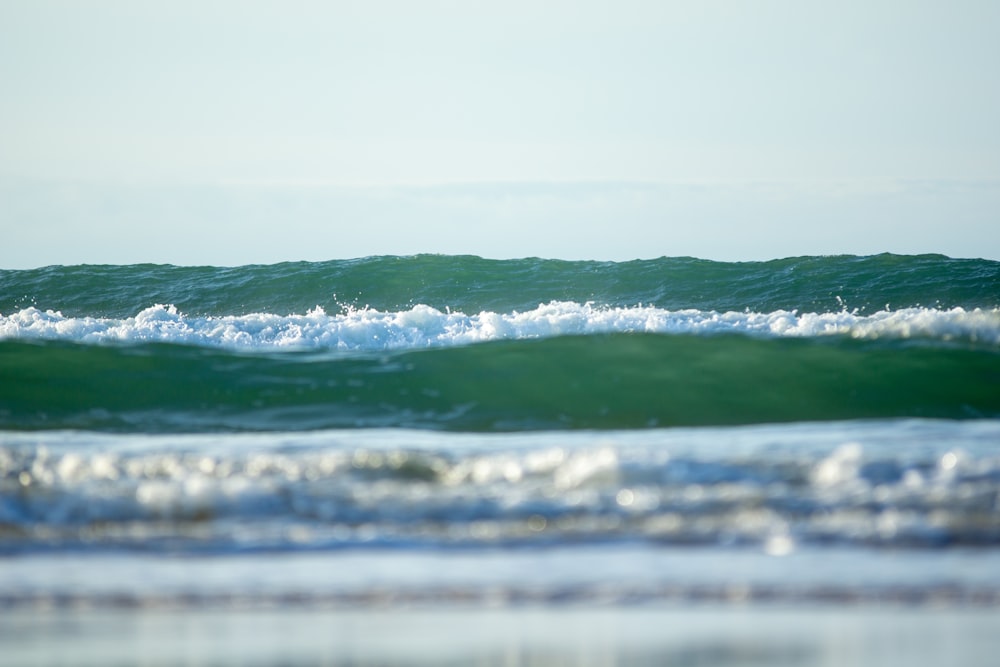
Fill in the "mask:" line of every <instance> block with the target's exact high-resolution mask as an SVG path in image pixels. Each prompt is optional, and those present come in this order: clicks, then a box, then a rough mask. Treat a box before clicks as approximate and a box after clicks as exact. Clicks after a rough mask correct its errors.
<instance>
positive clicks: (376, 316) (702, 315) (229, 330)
mask: <svg viewBox="0 0 1000 667" xmlns="http://www.w3.org/2000/svg"><path fill="white" fill-rule="evenodd" d="M610 333H652V334H687V335H705V334H742V335H749V336H756V337H775V338H781V337H787V338H809V337H821V336H843V337H849V338H857V339H865V340H871V339H879V338H888V339H928V340H939V341H959V342H969V343H977V344H983V345H991V346H996V345H1000V309H996V308H994V309H980V308H976V309H972V310H966V309H964V308H951V309H947V310H939V309H935V308H905V309H900V310H881V311H878V312H875V313H871V314H867V315H862V314H858V313H857V312H855V311H847V310H843V311H840V312H828V313H798V312H794V311H785V310H778V311H774V312H769V313H758V312H749V311H746V312H715V311H702V310H695V309H686V310H674V311H672V310H666V309H662V308H657V307H654V306H641V305H639V306H633V307H607V306H597V305H594V304H592V303H582V304H581V303H576V302H562V301H551V302H549V303H545V304H539V305H538V306H537V307H536V308H534V309H532V310H528V311H524V312H517V311H513V312H509V313H497V312H489V311H483V312H480V313H477V314H466V313H462V312H457V311H456V312H452V311H450V310H444V311H442V310H439V309H437V308H433V307H431V306H427V305H422V304H421V305H416V306H413V307H411V308H408V309H405V310H400V311H392V312H386V311H379V310H375V309H370V308H364V309H353V308H349V309H346V311H345V312H344V313H338V314H332V315H331V314H328V313H327V312H326V311H325V310H324V309H323V308H321V307H318V306H317V307H316V308H314V309H312V310H310V311H308V312H307V313H305V314H301V315H276V314H270V313H254V314H249V315H241V316H190V315H186V314H184V313H182V312H180V311H179V310H178V309H177V308H176V307H175V306H173V305H162V304H157V305H154V306H151V307H149V308H145V309H143V310H142V311H140V312H138V313H137V314H135V315H134V316H132V317H127V318H98V317H67V316H64V315H63V314H62V313H60V312H58V311H52V310H46V311H42V310H39V309H37V308H33V307H32V308H26V309H23V310H20V311H18V312H16V313H12V314H10V315H6V316H0V339H20V340H26V339H27V340H31V339H44V340H63V341H71V342H77V343H150V342H159V343H178V344H185V345H200V346H212V347H222V348H229V349H247V350H283V349H329V350H342V351H361V352H369V351H384V350H403V349H419V348H427V347H447V346H453V345H467V344H471V343H480V342H485V341H496V340H523V339H533V338H550V337H555V336H566V335H591V334H610Z"/></svg>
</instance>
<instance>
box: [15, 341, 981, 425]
mask: <svg viewBox="0 0 1000 667" xmlns="http://www.w3.org/2000/svg"><path fill="white" fill-rule="evenodd" d="M0 380H2V382H0V428H2V429H95V430H107V431H136V432H146V431H175V432H191V431H217V430H221V431H233V430H296V429H319V428H358V427H371V426H385V427H397V426H398V427H417V428H430V429H446V430H465V431H493V430H531V429H583V428H592V429H616V428H644V427H650V426H676V425H722V424H745V423H762V422H782V421H800V420H834V419H866V418H889V417H928V418H953V419H960V418H978V417H991V418H995V417H998V416H1000V354H997V352H996V351H995V350H990V349H985V350H984V349H975V348H971V347H960V346H955V347H945V346H915V345H911V344H908V343H907V342H906V341H896V342H887V341H867V342H865V341H856V340H849V339H833V340H797V339H796V340H790V339H754V338H747V337H742V336H714V337H697V336H662V335H648V334H613V335H601V336H570V337H560V338H551V339H541V340H517V341H502V342H496V343H486V344H480V345H473V346H468V347H457V348H445V349H426V350H419V351H412V350H411V351H406V352H401V353H396V354H384V355H373V356H343V355H340V356H338V355H334V354H330V353H325V354H322V355H317V354H307V353H282V354H272V355H260V354H257V355H248V354H240V353H232V352H226V351H222V350H213V349H206V348H197V347H187V346H180V345H167V344H153V345H140V346H88V345H75V344H67V343H61V342H46V343H30V342H22V341H6V342H0Z"/></svg>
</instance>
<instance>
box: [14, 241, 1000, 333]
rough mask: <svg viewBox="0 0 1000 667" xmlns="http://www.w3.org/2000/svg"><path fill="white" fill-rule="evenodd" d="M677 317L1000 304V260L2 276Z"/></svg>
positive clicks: (110, 308) (335, 264)
mask: <svg viewBox="0 0 1000 667" xmlns="http://www.w3.org/2000/svg"><path fill="white" fill-rule="evenodd" d="M553 300H556V301H575V302H578V303H584V302H588V301H592V302H595V303H596V304H598V305H610V306H631V305H635V304H638V303H644V304H653V305H656V306H658V307H660V308H666V309H671V310H674V309H683V308H696V309H699V310H715V311H742V310H745V309H749V310H752V311H758V312H772V311H775V310H798V311H800V312H832V311H840V310H843V309H844V308H846V309H848V310H854V309H857V310H858V311H859V312H861V313H864V312H872V311H876V310H880V309H883V308H885V307H886V305H889V306H890V307H891V308H893V309H899V308H907V307H913V306H928V307H940V308H951V307H956V306H960V307H964V308H976V307H981V308H995V307H998V306H1000V262H995V261H988V260H978V259H950V258H947V257H943V256H940V255H919V256H900V255H890V254H883V255H876V256H869V257H856V256H835V257H797V258H789V259H781V260H774V261H768V262H737V263H731V262H712V261H707V260H699V259H692V258H685V257H681V258H666V257H665V258H660V259H653V260H636V261H632V262H590V261H579V262H568V261H559V260H544V259H519V260H488V259H482V258H479V257H471V256H443V255H417V256H411V257H390V256H387V257H370V258H364V259H356V260H336V261H329V262H298V263H283V264H274V265H267V266H263V265H254V266H242V267H177V266H158V265H132V266H52V267H46V268H42V269H32V270H26V271H0V313H4V314H9V313H11V312H13V311H17V310H20V309H23V308H27V307H29V306H34V307H37V308H40V309H42V310H47V309H50V310H59V311H62V312H63V314H64V315H66V316H67V317H79V316H92V317H128V316H131V315H134V314H135V313H136V312H138V311H139V310H141V309H143V308H147V307H149V306H151V305H153V304H157V303H160V304H173V305H175V306H177V308H178V309H179V310H180V311H181V312H184V313H186V314H189V315H243V314H247V313H253V312H268V313H275V314H279V315H285V314H289V313H305V312H307V311H308V310H310V309H312V308H314V307H315V306H322V307H323V308H324V309H325V310H326V311H327V312H331V313H333V312H338V311H339V310H341V309H342V308H344V307H348V306H354V307H363V306H370V307H372V308H375V309H378V310H384V311H394V310H399V309H404V308H408V307H410V306H412V305H414V304H418V303H422V304H426V305H429V306H433V307H435V308H438V309H440V310H444V309H446V308H450V309H452V310H461V311H463V312H467V313H477V312H480V311H482V310H488V311H493V312H510V311H513V310H526V309H531V308H534V307H535V306H537V305H538V304H539V303H547V302H549V301H553Z"/></svg>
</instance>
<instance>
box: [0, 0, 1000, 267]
mask: <svg viewBox="0 0 1000 667" xmlns="http://www.w3.org/2000/svg"><path fill="white" fill-rule="evenodd" d="M998 34H1000V3H998V2H995V1H992V0H990V1H982V2H972V1H963V0H956V1H953V2H948V3H945V2H920V1H914V0H907V1H883V2H879V1H877V0H870V1H868V2H859V1H855V0H848V1H846V2H839V3H830V2H808V1H804V0H799V1H797V2H796V1H785V0H780V1H773V2H712V1H710V0H709V1H705V0H703V1H700V2H669V1H661V2H634V1H633V2H629V1H627V0H619V1H617V2H579V1H578V2H562V1H551V0H550V1H548V2H542V1H538V0H536V1H534V2H521V1H517V0H515V1H508V2H503V3H499V2H497V3H476V2H440V1H439V2H417V1H412V2H405V1H395V2H392V1H387V2H379V1H373V0H368V1H366V2H336V1H330V2H302V1H300V2H296V1H294V0H291V1H285V2H252V1H250V2H248V1H238V0H221V1H215V2H212V1H205V0H202V1H199V2H171V3H154V2H149V3H145V2H135V1H134V0H120V1H115V0H108V1H103V2H100V1H95V2H75V1H74V2H70V1H65V2H55V1H52V0H34V1H33V2H7V3H2V4H0V97H2V99H3V103H2V104H0V206H2V208H0V229H2V231H3V236H4V237H6V240H5V241H4V242H3V243H2V244H0V267H4V268H23V267H27V266H38V265H43V264H53V263H78V262H113V263H129V262H144V261H156V262H171V263H180V264H190V263H213V264H239V263H245V262H273V261H280V260H286V259H329V258H336V257H352V256H359V255H369V254H383V253H400V254H408V253H415V252H446V253H474V254H480V255H485V256H494V257H510V256H525V255H542V256H551V257H567V258H581V257H591V258H596V259H628V258H632V257H650V256H659V255H696V256H701V257H708V258H717V259H764V258H769V257H777V256H785V255H791V254H827V253H839V252H853V253H871V252H881V251H894V252H907V253H908V252H943V253H945V254H950V255H955V256H985V257H991V258H994V259H1000V219H998V218H1000V123H998V122H997V120H996V119H997V118H1000V75H998V68H997V63H1000V39H997V35H998Z"/></svg>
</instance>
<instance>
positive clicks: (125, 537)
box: [0, 255, 1000, 664]
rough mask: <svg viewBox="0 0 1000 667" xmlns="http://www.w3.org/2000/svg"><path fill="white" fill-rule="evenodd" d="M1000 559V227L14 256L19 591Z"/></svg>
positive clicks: (904, 595)
mask: <svg viewBox="0 0 1000 667" xmlns="http://www.w3.org/2000/svg"><path fill="white" fill-rule="evenodd" d="M998 572H1000V262H994V261H986V260H974V259H950V258H947V257H943V256H937V255H923V256H898V255H877V256H869V257H857V256H836V257H797V258H790V259H783V260H775V261H769V262H749V263H721V262H712V261H705V260H697V259H691V258H661V259H656V260H642V261H634V262H620V263H609V262H566V261H554V260H544V259H522V260H502V261H501V260H486V259H481V258H478V257H466V256H437V255H420V256H411V257H370V258H365V259H358V260H349V261H330V262H319V263H285V264H276V265H267V266H258V265H254V266H241V267H176V266H160V265H130V266H51V267H45V268H39V269H32V270H17V271H0V610H3V609H6V610H8V611H10V612H12V613H13V612H17V613H18V614H22V615H23V614H29V615H30V614H33V613H35V612H36V611H37V610H39V609H56V610H64V611H65V610H73V609H78V608H79V607H80V606H81V605H83V606H85V607H87V608H90V609H97V610H104V611H105V612H107V613H113V612H114V611H115V610H121V609H150V608H155V609H177V608H180V609H187V610H200V611H204V610H216V609H222V610H231V611H240V612H241V613H242V612H243V611H245V610H247V609H256V608H261V607H264V608H268V609H274V608H280V609H312V608H322V609H325V610H343V609H351V610H358V609H360V610H365V609H373V608H386V607H388V608H391V609H403V608H408V607H411V606H413V605H416V606H429V607H432V608H434V609H438V610H441V609H448V608H451V606H453V605H472V606H473V607H477V608H507V607H517V606H522V605H532V606H540V607H541V608H544V609H549V608H554V607H560V608H561V607H562V606H566V605H568V606H570V607H582V608H585V609H592V608H593V607H594V605H606V604H610V605H612V606H615V607H631V606H634V605H649V604H661V603H664V604H675V603H676V604H682V605H687V604H691V603H712V604H722V605H726V606H727V608H728V606H731V605H733V604H737V603H739V604H743V603H751V604H754V603H759V604H763V605H775V604H778V605H789V604H790V605H802V604H807V605H808V604H819V605H825V606H826V607H829V606H830V605H832V606H834V607H835V608H840V607H847V606H849V607H852V608H853V607H857V606H858V605H861V606H865V605H868V606H867V607H865V608H866V609H869V608H873V606H878V605H885V604H893V605H899V606H902V607H905V608H908V609H921V608H931V607H933V608H935V609H937V608H940V606H941V605H945V606H946V607H956V608H961V609H979V610H983V609H986V610H996V609H997V608H1000V575H998V574H997V573H998ZM439 613H444V612H439ZM990 613H994V612H993V611H991V612H990ZM2 634H3V633H2V631H0V635H2ZM2 638H3V637H2V636H0V639H2ZM9 638H10V637H8V639H9ZM22 648H24V646H23V645H22ZM24 651H25V653H23V656H28V655H31V653H30V651H29V650H28V649H27V648H24ZM95 655H96V654H95ZM741 655H742V654H741ZM783 655H784V654H783ZM788 655H791V657H790V658H788V660H789V661H792V662H794V661H795V659H797V658H796V656H799V654H797V653H794V652H793V653H792V654H788ZM788 655H786V656H785V657H788ZM23 656H22V657H23ZM50 657H51V656H50ZM675 657H676V656H675ZM716 657H718V656H716ZM744 657H745V656H744ZM765 657H766V656H765ZM779 657H780V656H779ZM799 657H801V656H799ZM741 659H742V658H741ZM768 659H769V660H771V662H772V663H774V662H780V661H781V660H777V659H776V658H775V656H770V658H768ZM95 660H96V658H95ZM543 662H544V661H543ZM716 662H718V661H716ZM723 662H725V661H723ZM731 662H732V664H737V663H738V662H739V661H738V660H735V661H731ZM352 664H355V663H352ZM379 664H382V663H379ZM483 664H487V663H483ZM489 664H492V663H489ZM504 664H508V663H504ZM540 664H541V663H540ZM599 664H605V663H599ZM607 664H617V663H610V662H609V663H607ZM623 664H624V663H623ZM697 664H702V663H697ZM727 664H728V663H727ZM739 664H743V663H739Z"/></svg>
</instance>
